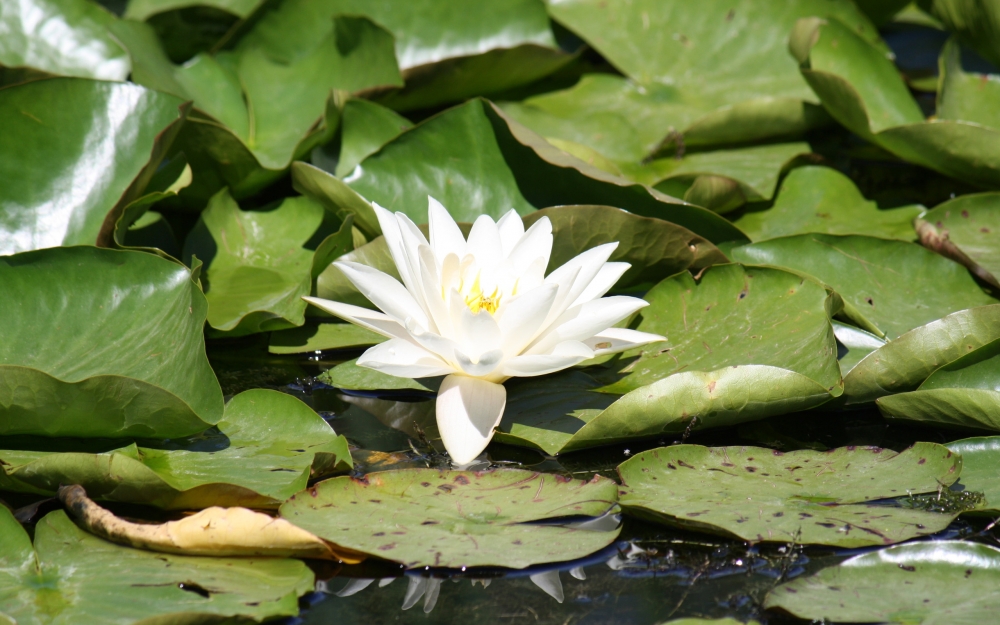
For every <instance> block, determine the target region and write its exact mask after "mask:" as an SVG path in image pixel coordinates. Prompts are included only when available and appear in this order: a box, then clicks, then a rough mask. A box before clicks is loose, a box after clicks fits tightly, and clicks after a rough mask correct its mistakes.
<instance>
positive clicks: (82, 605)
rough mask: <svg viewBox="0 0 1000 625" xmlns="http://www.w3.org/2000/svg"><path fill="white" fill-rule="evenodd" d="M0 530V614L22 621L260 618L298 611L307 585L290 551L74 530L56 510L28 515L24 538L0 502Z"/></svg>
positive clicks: (34, 624)
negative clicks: (234, 550)
mask: <svg viewBox="0 0 1000 625" xmlns="http://www.w3.org/2000/svg"><path fill="white" fill-rule="evenodd" d="M0 533H2V534H3V537H4V540H3V541H2V542H0V562H3V563H4V567H3V568H2V569H0V597H2V598H3V602H2V604H0V618H4V617H6V618H7V619H11V622H16V623H19V624H23V625H48V624H49V623H52V624H56V623H95V624H105V623H106V624H108V625H111V624H113V623H114V624H117V623H133V622H139V621H147V620H149V621H154V620H162V621H163V622H167V621H169V622H171V623H192V624H193V623H204V622H210V621H217V620H222V619H224V618H226V617H243V618H248V619H253V620H254V621H261V620H264V619H266V618H270V617H276V616H294V615H296V614H298V612H299V606H298V597H299V596H300V595H303V594H305V593H306V592H308V591H309V590H312V586H313V574H312V572H311V571H310V570H309V568H308V567H307V566H306V565H305V564H303V563H302V562H301V561H299V560H292V559H281V558H255V559H251V558H205V557H193V556H177V555H169V554H163V553H153V552H150V551H143V550H141V549H132V548H130V547H122V546H119V545H115V544H113V543H110V542H107V541H105V540H102V539H100V538H97V537H96V536H92V535H91V534H88V533H86V532H84V531H83V530H81V529H80V528H78V527H77V526H76V525H74V524H73V522H72V521H71V520H70V519H69V518H68V517H67V516H66V513H65V512H63V511H62V510H59V511H57V512H52V513H50V514H48V515H47V516H46V517H45V518H44V519H42V520H41V521H40V522H39V523H38V526H37V527H36V529H35V542H34V546H32V544H31V540H30V539H29V538H28V534H27V532H25V530H24V529H23V528H22V527H21V526H20V524H19V523H18V522H17V521H16V520H15V519H14V516H13V515H12V514H11V513H10V511H9V510H7V509H6V508H5V507H3V506H0ZM123 597H128V600H123ZM5 620H6V619H5Z"/></svg>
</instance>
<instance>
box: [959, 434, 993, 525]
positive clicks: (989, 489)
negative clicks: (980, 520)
mask: <svg viewBox="0 0 1000 625" xmlns="http://www.w3.org/2000/svg"><path fill="white" fill-rule="evenodd" d="M946 447H947V448H948V449H950V450H952V451H953V452H954V453H956V454H960V455H961V456H962V477H961V478H960V479H959V481H958V485H959V486H962V487H964V489H965V490H967V491H976V492H981V493H983V495H985V496H986V506H985V508H984V509H982V510H977V511H976V512H978V513H981V514H993V515H994V516H995V515H996V513H997V512H998V511H1000V461H998V460H1000V436H977V437H975V438H964V439H962V440H959V441H954V442H952V443H948V444H947V445H946Z"/></svg>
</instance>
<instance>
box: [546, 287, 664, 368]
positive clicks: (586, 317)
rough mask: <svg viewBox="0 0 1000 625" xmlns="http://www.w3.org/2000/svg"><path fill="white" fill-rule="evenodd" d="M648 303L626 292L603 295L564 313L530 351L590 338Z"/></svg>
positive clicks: (548, 349)
mask: <svg viewBox="0 0 1000 625" xmlns="http://www.w3.org/2000/svg"><path fill="white" fill-rule="evenodd" d="M645 306H649V304H648V303H647V302H645V301H644V300H641V299H639V298H638V297H627V296H624V295H618V296H615V297H602V298H601V299H595V300H593V301H590V302H587V303H585V304H580V305H579V306H574V307H572V308H570V309H569V310H567V311H566V312H565V313H563V314H562V316H560V317H559V318H558V319H557V320H556V321H555V322H554V323H553V324H552V325H551V326H550V327H549V329H547V330H546V331H545V333H544V334H542V335H541V336H540V337H539V338H538V340H536V341H535V343H534V345H532V346H530V347H529V348H528V349H527V353H529V354H547V353H549V351H551V350H552V349H553V348H554V347H555V346H556V345H558V344H559V343H562V342H563V341H582V340H585V339H589V338H590V337H592V336H594V335H595V334H597V333H598V332H601V331H603V330H606V329H608V328H610V327H611V326H613V325H615V324H616V323H618V322H619V321H621V320H622V319H624V318H626V317H628V316H629V315H631V314H632V313H634V312H635V311H637V310H639V309H640V308H643V307H645Z"/></svg>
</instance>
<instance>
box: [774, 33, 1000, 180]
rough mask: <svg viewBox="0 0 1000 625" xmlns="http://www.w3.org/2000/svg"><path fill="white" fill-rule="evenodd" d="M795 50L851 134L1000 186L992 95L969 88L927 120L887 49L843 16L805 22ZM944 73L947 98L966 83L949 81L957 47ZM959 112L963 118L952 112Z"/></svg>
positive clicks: (949, 52)
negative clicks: (952, 104)
mask: <svg viewBox="0 0 1000 625" xmlns="http://www.w3.org/2000/svg"><path fill="white" fill-rule="evenodd" d="M791 50H792V52H793V53H794V54H795V55H796V57H797V58H798V59H799V61H800V63H801V67H802V75H803V76H804V77H805V78H806V80H807V81H808V82H809V84H810V86H812V88H813V91H815V92H816V94H817V95H818V96H819V98H820V100H821V101H822V102H823V105H824V106H825V107H826V108H827V111H829V113H830V115H831V116H833V118H834V119H836V120H837V121H838V122H840V123H841V124H843V125H844V126H845V127H846V128H848V129H849V130H851V131H852V132H854V133H856V134H858V135H859V136H861V137H863V138H865V139H868V140H869V141H871V142H872V143H874V144H876V145H878V146H879V147H882V148H884V149H885V150H888V151H889V152H892V153H893V154H895V155H896V156H898V157H900V158H902V159H904V160H906V161H909V162H912V163H916V164H918V165H922V166H924V167H927V168H930V169H933V170H935V171H938V172H941V173H943V174H945V175H948V176H952V177H954V178H957V179H959V180H963V181H965V182H968V183H970V184H974V185H977V186H982V187H997V186H1000V166H998V165H997V163H1000V129H998V128H996V127H994V126H992V125H990V124H989V123H988V122H987V120H990V119H995V113H990V111H991V110H992V111H995V109H996V104H995V97H989V93H986V94H984V93H977V92H975V91H972V90H964V91H962V92H961V94H960V96H959V97H957V98H956V99H957V100H959V101H962V105H961V106H960V107H957V108H956V107H950V108H944V109H942V110H940V111H939V114H938V117H937V119H935V120H934V121H925V120H924V116H923V113H922V112H921V111H920V107H919V106H918V105H917V102H916V100H914V99H913V96H911V95H910V92H909V88H908V87H907V86H906V83H905V82H904V81H903V78H902V77H901V76H900V75H899V73H898V71H897V69H896V67H895V65H893V63H892V61H891V60H890V59H889V57H888V56H886V54H885V53H884V51H883V50H881V49H879V48H878V47H876V46H874V45H872V44H871V43H870V42H869V41H865V40H864V39H862V38H861V37H859V36H858V35H857V34H856V33H855V32H854V31H853V30H852V29H851V28H849V27H848V26H845V25H844V24H841V23H840V22H838V21H837V20H835V19H830V20H820V19H816V18H812V19H804V20H800V21H799V22H798V24H796V27H795V31H794V32H793V33H792V43H791ZM941 72H942V74H943V76H942V80H941V83H940V84H941V88H942V91H941V92H940V93H939V94H938V100H939V101H941V102H947V101H948V100H950V99H952V98H951V96H950V95H949V93H948V90H949V89H950V88H951V89H954V88H956V84H957V85H959V86H958V87H957V88H959V89H961V85H963V84H964V83H963V81H956V80H952V79H949V78H948V76H949V75H954V74H958V73H960V72H961V64H960V59H959V50H958V46H957V45H953V44H949V45H946V46H945V49H944V50H943V51H942V57H941ZM989 91H990V92H993V91H1000V89H994V88H991V89H990V90H989ZM956 113H958V114H960V115H961V117H957V118H956V117H951V116H950V115H953V114H956ZM984 116H985V117H984Z"/></svg>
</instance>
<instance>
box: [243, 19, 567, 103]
mask: <svg viewBox="0 0 1000 625" xmlns="http://www.w3.org/2000/svg"><path fill="white" fill-rule="evenodd" d="M336 14H345V15H363V16H367V17H368V18H370V19H372V20H373V21H374V22H376V23H378V24H381V25H382V26H384V27H385V28H386V29H387V30H388V31H389V32H391V33H392V34H393V36H394V38H395V42H396V48H395V51H396V58H397V59H398V62H399V67H400V69H401V70H402V71H403V78H404V79H405V81H406V86H405V88H404V89H402V90H401V91H393V92H390V93H387V94H382V95H381V99H382V101H383V102H384V103H385V104H387V105H389V106H391V107H392V108H394V109H397V110H410V109H419V108H428V107H432V106H439V105H441V104H446V103H449V102H456V101H460V100H464V99H466V98H468V97H470V96H475V95H488V94H491V93H498V92H501V91H504V90H506V89H511V88H514V87H518V86H521V85H525V84H527V83H530V82H533V81H534V80H537V79H539V78H542V77H544V76H546V75H548V74H550V73H552V72H553V71H555V70H557V69H559V68H560V67H562V66H563V65H565V64H566V63H568V62H569V61H571V60H572V59H573V56H572V55H571V54H568V53H566V52H564V51H562V50H560V49H559V47H558V46H557V44H556V41H555V37H554V35H553V33H552V29H551V27H550V25H549V19H548V15H547V14H546V12H545V7H544V5H542V4H541V3H540V2H538V1H537V0H496V1H494V2H488V3H479V4H474V5H470V4H468V3H464V2H461V1H460V0H444V1H442V0H406V1H404V0H396V1H385V2H366V1H365V0H320V1H316V0H294V1H292V2H284V3H282V4H281V6H280V7H278V8H276V9H275V10H274V11H273V12H272V13H271V14H270V15H268V16H267V18H265V19H264V20H262V21H261V22H260V23H259V24H257V25H256V26H255V27H254V28H253V29H252V30H251V31H250V32H249V33H248V34H247V36H246V37H244V39H243V40H242V41H241V42H240V44H239V45H240V47H241V48H242V47H247V46H262V47H266V48H267V49H269V50H272V51H273V53H274V54H275V56H276V58H278V59H281V60H284V61H286V62H288V61H291V60H293V59H295V58H297V57H299V56H301V55H302V54H303V53H304V51H305V50H308V49H309V48H310V47H312V46H314V45H315V43H316V42H317V41H319V39H320V38H321V37H322V36H323V32H322V29H321V27H319V26H318V24H322V23H323V21H325V20H329V19H330V16H332V15H336Z"/></svg>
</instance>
